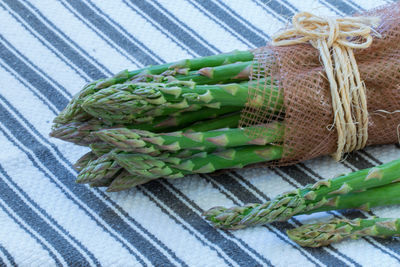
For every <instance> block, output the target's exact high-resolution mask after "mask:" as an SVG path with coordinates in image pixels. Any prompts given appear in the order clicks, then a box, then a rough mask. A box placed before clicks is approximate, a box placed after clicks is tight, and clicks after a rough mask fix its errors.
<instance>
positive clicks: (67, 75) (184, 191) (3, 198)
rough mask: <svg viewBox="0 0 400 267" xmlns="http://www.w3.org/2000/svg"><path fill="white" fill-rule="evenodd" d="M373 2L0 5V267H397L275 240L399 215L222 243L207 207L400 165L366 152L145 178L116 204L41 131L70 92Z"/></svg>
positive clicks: (385, 152) (356, 252) (364, 243)
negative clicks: (300, 17)
mask: <svg viewBox="0 0 400 267" xmlns="http://www.w3.org/2000/svg"><path fill="white" fill-rule="evenodd" d="M388 2H390V1H384V0H369V1H366V0H321V1H316V0H302V1H295V0H290V1H289V0H157V1H156V0H114V1H106V0H103V1H102V0H1V1H0V265H1V266H3V265H5V266H142V265H143V266H376V265H380V266H398V265H399V262H400V243H399V242H398V241H395V240H382V239H375V238H363V239H361V240H357V241H354V240H348V241H345V242H342V243H338V244H333V245H331V246H328V247H326V248H320V249H307V248H301V247H299V246H298V245H296V244H295V243H293V242H292V241H290V240H289V239H288V238H287V236H286V234H285V230H286V229H289V228H292V227H294V226H298V225H301V224H303V223H306V222H311V221H315V220H326V219H328V218H331V217H340V218H341V217H344V218H353V217H368V216H374V215H375V216H390V217H395V216H397V217H400V208H399V207H397V206H396V207H385V208H374V209H372V211H371V212H355V211H353V212H347V213H346V212H330V213H320V214H316V215H311V216H297V217H295V218H294V219H292V220H290V221H289V222H287V223H274V224H270V225H266V226H260V227H255V228H250V229H245V230H240V231H234V232H226V231H221V230H216V229H214V228H213V227H211V226H210V225H209V224H208V223H207V222H206V221H205V220H204V219H203V218H202V216H201V214H202V212H203V211H204V210H206V209H208V208H211V207H212V206H216V205H223V206H232V205H238V204H243V203H248V202H262V201H265V200H267V199H269V198H271V197H273V196H275V195H277V194H278V193H281V192H284V191H287V190H290V189H294V188H297V187H300V186H303V185H305V184H309V183H314V182H315V181H317V180H320V179H323V178H331V177H334V176H335V175H337V174H340V173H347V172H351V171H354V170H358V169H363V168H367V167H371V166H375V165H378V164H381V163H384V162H388V161H390V160H393V159H396V158H399V157H400V149H399V146H396V145H388V146H379V147H370V148H367V149H365V150H363V151H359V152H357V153H353V154H351V155H349V156H347V157H346V159H345V160H344V161H342V162H340V163H336V162H334V161H333V160H332V159H330V158H329V157H323V158H318V159H314V160H310V161H307V162H304V163H302V164H298V165H296V166H290V167H283V168H275V169H269V168H261V169H247V170H238V171H231V172H228V173H224V174H220V175H218V176H209V175H199V176H190V177H187V178H184V179H176V180H158V181H154V182H151V183H148V184H146V185H143V186H139V187H137V188H135V189H131V190H128V191H124V192H120V193H106V192H105V191H104V190H103V189H95V188H90V187H88V186H84V185H78V184H76V183H75V177H76V174H77V173H76V171H75V170H74V169H73V167H72V164H73V162H75V161H76V160H77V159H78V158H79V157H80V156H81V155H82V154H84V153H85V152H86V151H87V148H85V147H79V146H76V145H72V144H69V143H66V142H63V141H60V140H57V139H54V138H49V136H48V134H49V132H50V128H51V125H52V120H53V118H54V117H55V116H56V114H57V113H58V112H60V111H61V110H62V109H63V108H64V107H65V105H66V104H67V103H68V101H69V100H70V99H71V97H72V96H73V95H74V94H75V93H77V92H78V91H79V90H80V89H81V88H82V86H83V85H84V84H85V83H87V82H89V81H92V80H95V79H98V78H101V77H106V76H110V75H112V74H113V73H117V72H118V71H120V70H123V69H136V68H139V67H142V66H145V65H148V64H159V63H162V62H171V61H175V60H179V59H182V58H191V57H198V56H205V55H211V54H217V53H221V52H228V51H232V50H234V49H248V48H255V47H259V46H263V45H265V44H266V43H267V42H268V41H269V40H270V38H271V35H272V34H274V33H275V32H276V31H277V30H278V29H280V28H282V27H284V26H285V25H287V23H288V19H289V18H290V17H291V16H292V15H293V14H295V13H297V12H299V11H305V10H307V11H310V12H313V13H316V14H319V15H346V14H351V13H354V12H359V11H362V10H365V9H370V8H374V7H376V6H379V5H382V4H385V3H388Z"/></svg>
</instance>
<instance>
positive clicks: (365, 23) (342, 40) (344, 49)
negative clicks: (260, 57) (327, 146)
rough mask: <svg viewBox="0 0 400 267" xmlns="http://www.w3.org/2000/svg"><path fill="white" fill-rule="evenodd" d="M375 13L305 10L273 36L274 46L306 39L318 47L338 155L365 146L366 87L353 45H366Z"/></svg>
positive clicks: (375, 22)
mask: <svg viewBox="0 0 400 267" xmlns="http://www.w3.org/2000/svg"><path fill="white" fill-rule="evenodd" d="M378 22H379V18H377V17H344V18H322V17H318V16H315V15H313V14H311V13H308V12H301V13H298V14H296V15H295V16H294V17H293V19H292V24H293V28H291V29H288V30H285V31H283V32H281V33H279V34H278V35H276V36H274V37H273V40H272V44H273V45H275V46H287V45H296V44H303V43H307V42H309V43H310V44H311V45H312V46H313V47H315V48H316V49H318V50H319V53H320V57H321V61H322V64H323V66H324V68H325V72H326V75H327V78H328V80H329V85H330V90H331V96H332V107H333V114H334V126H335V127H336V129H337V132H338V144H337V151H336V152H335V153H334V154H333V155H332V156H333V157H334V158H335V160H337V161H339V160H340V159H341V158H342V155H343V154H344V153H347V152H351V151H353V150H358V149H362V148H364V147H365V145H366V143H367V140H368V110H367V99H366V88H365V85H364V83H363V81H362V80H361V77H360V73H359V71H358V66H357V62H356V59H355V57H354V54H353V49H356V48H358V49H362V48H368V47H369V46H370V45H371V43H372V39H373V38H372V36H371V32H372V27H374V26H376V25H377V24H378Z"/></svg>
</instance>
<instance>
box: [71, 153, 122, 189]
mask: <svg viewBox="0 0 400 267" xmlns="http://www.w3.org/2000/svg"><path fill="white" fill-rule="evenodd" d="M110 153H111V152H110ZM110 153H107V154H104V155H102V156H100V157H99V158H98V159H95V160H92V161H90V162H89V163H88V165H87V166H86V167H85V168H84V169H83V170H82V171H81V172H80V174H79V176H78V177H79V179H78V180H77V182H79V183H91V182H94V181H99V180H104V179H107V178H111V177H112V176H114V175H115V174H117V173H118V172H119V171H121V167H120V166H119V165H118V164H117V162H115V161H114V160H112V158H111V157H110Z"/></svg>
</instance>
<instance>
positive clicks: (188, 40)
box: [131, 0, 222, 56]
mask: <svg viewBox="0 0 400 267" xmlns="http://www.w3.org/2000/svg"><path fill="white" fill-rule="evenodd" d="M150 1H151V2H153V4H154V5H157V6H158V8H159V9H161V10H162V11H163V12H164V13H166V14H167V16H166V15H164V14H162V13H161V12H160V11H158V10H157V9H156V8H154V7H153V6H152V5H151V4H148V3H146V5H143V3H145V2H147V1H143V2H140V1H134V0H131V2H132V3H134V4H136V5H137V6H138V7H139V8H140V9H141V10H143V11H145V12H146V13H147V14H148V15H149V16H150V17H151V18H152V19H154V20H156V21H157V22H158V23H160V25H162V26H164V27H165V28H166V29H167V31H169V32H170V33H171V34H173V35H174V36H175V37H177V38H180V39H181V40H182V41H183V42H184V43H185V44H187V45H191V47H192V48H193V51H197V54H198V55H201V56H208V55H211V54H214V53H221V52H222V51H221V50H219V49H218V48H216V47H215V46H214V45H212V44H210V43H209V42H208V41H207V40H206V39H204V38H203V37H202V36H201V35H200V34H198V33H197V32H196V31H194V30H193V29H192V28H190V27H189V26H187V24H186V23H184V22H183V21H181V20H180V19H178V17H176V16H175V15H174V14H172V13H171V12H170V11H169V10H168V9H166V8H164V7H163V6H162V5H161V4H159V3H157V2H155V1H154V0H150ZM138 3H140V6H139V5H138ZM168 16H169V17H170V18H172V19H173V20H174V21H176V22H177V23H175V22H174V21H173V20H171V19H169V18H168ZM160 17H162V19H161V20H160V19H159V18H160ZM176 29H179V30H178V31H176ZM188 32H190V33H191V35H194V36H196V38H197V39H199V40H201V42H203V44H202V43H201V42H199V41H197V40H196V39H195V38H194V37H192V36H191V35H190V34H188ZM204 43H205V44H207V46H209V47H210V48H211V49H212V50H213V51H211V50H210V49H208V48H207V47H206V46H204Z"/></svg>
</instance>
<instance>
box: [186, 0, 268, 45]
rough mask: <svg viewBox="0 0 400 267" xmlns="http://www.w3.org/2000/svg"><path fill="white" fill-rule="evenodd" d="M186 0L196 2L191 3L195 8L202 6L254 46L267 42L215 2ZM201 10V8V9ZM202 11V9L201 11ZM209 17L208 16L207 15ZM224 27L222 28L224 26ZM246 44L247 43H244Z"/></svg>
mask: <svg viewBox="0 0 400 267" xmlns="http://www.w3.org/2000/svg"><path fill="white" fill-rule="evenodd" d="M187 1H188V2H190V3H192V2H196V3H197V4H193V3H192V5H193V6H195V7H196V8H198V9H199V10H201V9H202V8H203V9H205V10H207V11H208V12H210V13H211V14H213V15H214V16H215V17H216V18H217V19H218V20H220V21H223V22H224V24H225V25H226V27H229V28H230V30H232V31H234V32H236V33H237V34H239V35H240V36H242V37H244V38H245V40H248V41H249V42H250V43H252V44H253V45H255V46H256V47H260V46H264V45H265V44H266V43H267V41H268V40H267V39H264V38H262V37H260V36H259V35H258V34H255V33H254V32H253V31H252V30H251V28H249V27H247V25H244V24H242V23H241V22H240V21H238V20H237V19H236V18H234V17H232V16H231V15H230V14H228V13H227V12H226V11H224V10H223V9H222V8H220V7H219V6H217V5H216V4H215V3H213V2H211V0H187ZM197 5H200V6H201V7H202V8H199V7H198V6H197ZM201 11H202V10H201ZM202 12H203V13H204V11H202ZM207 16H208V15H207ZM208 17H209V16H208ZM226 27H224V28H226ZM246 44H247V43H246Z"/></svg>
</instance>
